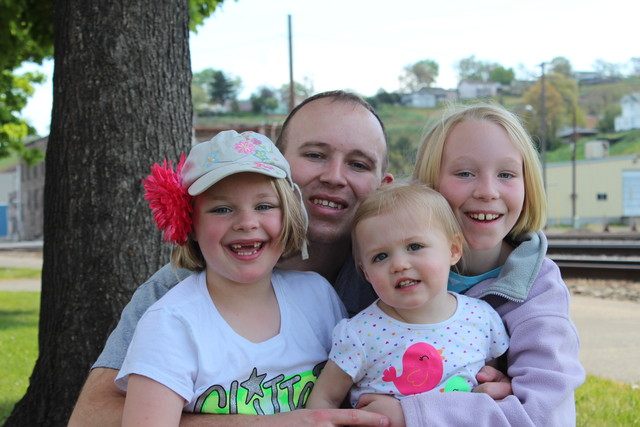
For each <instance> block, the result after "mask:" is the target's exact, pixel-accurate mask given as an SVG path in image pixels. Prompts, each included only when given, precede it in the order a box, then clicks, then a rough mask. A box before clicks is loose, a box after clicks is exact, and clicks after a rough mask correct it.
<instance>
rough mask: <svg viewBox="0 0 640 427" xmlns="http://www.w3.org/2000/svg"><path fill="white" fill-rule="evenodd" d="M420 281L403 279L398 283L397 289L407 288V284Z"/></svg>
mask: <svg viewBox="0 0 640 427" xmlns="http://www.w3.org/2000/svg"><path fill="white" fill-rule="evenodd" d="M418 283H419V281H418V280H403V281H402V282H400V283H398V285H397V286H396V289H402V288H406V287H407V286H413V285H417V284H418Z"/></svg>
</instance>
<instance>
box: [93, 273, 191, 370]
mask: <svg viewBox="0 0 640 427" xmlns="http://www.w3.org/2000/svg"><path fill="white" fill-rule="evenodd" d="M190 274H191V272H190V271H188V270H184V269H175V268H173V267H172V266H171V264H166V265H165V266H164V267H162V268H161V269H160V270H158V271H157V272H156V273H155V274H154V275H153V276H151V277H150V278H149V280H147V281H146V282H144V283H143V284H142V285H141V286H140V287H138V289H136V291H135V292H134V293H133V296H132V297H131V301H129V303H128V304H127V305H126V307H125V308H124V310H123V311H122V315H121V316H120V321H119V322H118V325H117V326H116V328H115V329H114V330H113V331H112V332H111V335H109V338H108V339H107V342H106V344H105V346H104V349H103V350H102V353H100V356H98V360H96V362H95V363H94V364H93V366H92V367H91V369H93V368H111V369H120V367H121V366H122V361H123V360H124V357H125V355H126V354H127V349H128V348H129V343H130V342H131V338H132V337H133V331H134V330H135V328H136V325H137V324H138V320H139V319H140V317H141V316H142V315H143V314H144V312H145V311H147V308H149V307H150V306H151V305H152V304H153V303H154V302H156V301H157V300H159V299H160V298H161V297H162V296H163V295H164V294H166V293H167V291H169V289H171V288H172V287H174V286H175V285H176V284H177V283H178V282H180V281H182V280H183V279H184V278H186V277H187V276H189V275H190Z"/></svg>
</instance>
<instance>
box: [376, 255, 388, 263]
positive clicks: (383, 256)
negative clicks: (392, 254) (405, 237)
mask: <svg viewBox="0 0 640 427" xmlns="http://www.w3.org/2000/svg"><path fill="white" fill-rule="evenodd" d="M387 256H388V255H387V254H385V253H382V254H378V255H375V256H374V257H373V262H378V261H382V260H383V259H386V258H387Z"/></svg>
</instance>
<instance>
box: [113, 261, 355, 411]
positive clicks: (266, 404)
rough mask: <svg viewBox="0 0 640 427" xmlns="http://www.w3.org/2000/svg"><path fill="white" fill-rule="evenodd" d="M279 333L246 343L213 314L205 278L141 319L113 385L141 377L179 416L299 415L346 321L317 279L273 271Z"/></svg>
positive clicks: (182, 286) (178, 289) (185, 284)
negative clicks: (179, 405) (163, 389)
mask: <svg viewBox="0 0 640 427" xmlns="http://www.w3.org/2000/svg"><path fill="white" fill-rule="evenodd" d="M271 282H272V284H273V289H274V291H275V295H276V298H277V300H278V305H279V307H280V322H281V324H280V333H279V334H278V335H276V336H274V337H273V338H271V339H269V340H267V341H264V342H261V343H253V342H251V341H248V340H247V339H245V338H243V337H242V336H240V335H238V334H237V333H236V332H235V331H234V330H233V329H232V328H231V327H230V326H229V325H228V324H227V322H226V321H225V320H224V319H223V318H222V317H221V316H220V314H219V313H218V311H217V309H216V307H215V305H214V304H213V301H212V300H211V297H210V296H209V293H208V291H207V286H206V278H205V273H204V272H202V273H197V274H193V275H191V276H189V277H188V278H187V279H185V280H183V281H182V282H180V283H179V284H178V285H176V286H175V287H174V288H173V289H171V290H170V291H169V292H167V294H166V295H165V296H164V297H162V298H161V299H160V300H158V301H157V302H156V303H155V304H153V305H152V306H151V307H150V308H149V309H148V310H147V312H146V313H145V314H144V315H143V316H142V318H141V319H140V322H139V323H138V326H137V327H136V330H135V334H134V336H133V340H132V342H131V345H130V346H129V349H128V351H127V356H126V358H125V360H124V363H123V365H122V369H121V370H120V372H119V374H118V376H117V378H116V384H117V385H118V386H119V387H120V388H121V389H123V390H126V388H127V379H128V375H130V374H138V375H143V376H146V377H149V378H151V379H153V380H155V381H157V382H159V383H161V384H164V385H165V386H167V387H168V388H170V389H171V390H173V391H174V392H175V393H177V394H179V395H180V396H182V397H183V398H184V399H185V401H186V403H185V407H184V410H185V411H187V412H208V413H221V414H235V413H238V414H272V413H278V412H286V411H291V410H293V409H296V408H301V407H303V405H304V403H305V402H306V400H307V398H308V395H309V393H310V391H311V388H312V387H313V384H314V383H315V381H316V379H317V377H318V375H319V373H320V369H321V367H322V366H323V364H324V362H325V361H326V360H327V354H328V352H329V349H330V347H331V331H332V330H333V327H334V326H335V324H336V323H337V322H338V321H339V320H340V319H342V318H344V317H345V316H346V311H345V309H344V306H343V305H342V302H340V299H339V298H338V296H337V295H336V293H335V291H334V290H333V288H332V287H331V285H330V284H329V283H328V282H327V281H326V280H325V279H324V278H323V277H322V276H320V275H319V274H316V273H312V272H298V271H286V270H278V269H274V271H273V276H272V279H271Z"/></svg>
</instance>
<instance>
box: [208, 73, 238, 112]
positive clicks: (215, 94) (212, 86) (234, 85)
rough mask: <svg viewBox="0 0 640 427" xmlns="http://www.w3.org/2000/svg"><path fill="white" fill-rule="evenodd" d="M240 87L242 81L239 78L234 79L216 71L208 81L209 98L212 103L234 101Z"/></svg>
mask: <svg viewBox="0 0 640 427" xmlns="http://www.w3.org/2000/svg"><path fill="white" fill-rule="evenodd" d="M241 87H242V80H241V79H240V77H235V78H234V77H233V76H231V75H230V74H225V73H224V72H223V71H219V70H216V71H214V72H213V75H212V79H211V80H210V81H209V87H208V89H209V91H208V92H209V98H210V99H211V101H212V102H214V103H217V104H224V102H225V101H227V100H233V99H235V98H236V94H237V93H238V91H239V90H240V88H241Z"/></svg>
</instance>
